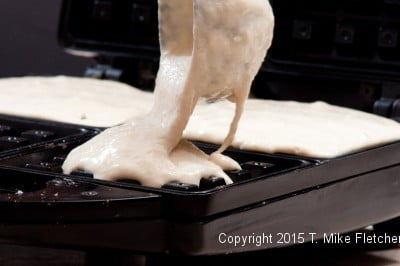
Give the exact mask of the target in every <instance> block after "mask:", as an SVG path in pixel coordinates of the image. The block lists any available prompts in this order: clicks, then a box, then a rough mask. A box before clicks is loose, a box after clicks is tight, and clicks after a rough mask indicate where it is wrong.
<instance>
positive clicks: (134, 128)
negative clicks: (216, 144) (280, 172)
mask: <svg viewBox="0 0 400 266" xmlns="http://www.w3.org/2000/svg"><path fill="white" fill-rule="evenodd" d="M159 18H160V44H161V58H160V69H159V72H158V75H157V80H156V88H155V100H154V105H153V108H152V109H151V111H150V113H149V114H148V115H146V116H145V117H143V118H142V119H140V120H136V121H135V122H132V121H129V122H127V123H125V124H123V125H121V126H118V127H114V128H111V129H108V130H106V131H105V132H103V133H102V134H100V135H99V136H97V137H95V138H93V139H91V140H90V141H88V142H87V143H85V144H83V145H82V146H80V147H78V148H76V149H74V150H73V151H72V152H71V153H70V154H69V155H68V157H67V159H66V161H65V163H64V165H63V170H64V172H65V173H70V172H72V171H73V170H75V169H82V170H86V171H89V172H92V173H93V174H94V176H95V178H99V179H107V180H115V179H120V178H131V179H135V180H137V181H139V182H141V183H142V184H143V185H147V186H155V187H160V186H162V185H164V184H165V183H167V182H170V181H181V182H187V183H192V184H199V182H200V179H201V178H203V177H211V176H220V177H223V178H225V180H226V182H227V183H230V182H231V180H230V179H229V177H228V176H227V175H226V174H225V173H224V172H223V169H224V170H232V169H237V168H240V166H239V165H238V164H237V163H236V162H235V161H233V160H232V159H230V158H228V157H226V156H224V155H221V152H222V151H223V150H224V149H225V148H226V147H228V146H229V145H230V143H231V142H232V140H233V137H234V134H235V132H236V129H237V125H238V122H239V119H240V116H241V114H242V111H243V106H244V102H245V100H246V98H247V96H248V93H249V90H250V85H251V82H252V81H253V79H254V76H255V75H256V73H257V71H258V69H259V68H260V66H261V63H262V62H263V60H264V58H265V55H266V52H267V49H268V48H269V46H270V44H271V41H272V34H273V14H272V10H271V7H270V6H269V4H268V2H267V1H265V0H193V1H189V0H159ZM201 97H206V98H229V100H231V101H233V102H235V103H236V110H235V117H234V119H233V121H232V123H231V126H230V130H229V133H228V136H227V138H226V139H225V141H224V143H223V145H222V147H221V149H220V150H219V151H217V152H216V153H214V154H213V155H211V156H208V155H206V154H204V153H203V152H201V151H200V150H198V149H197V148H195V147H194V146H193V145H191V144H190V143H188V142H187V141H185V140H182V139H181V138H182V132H183V130H184V129H185V127H186V125H187V123H188V121H189V118H190V115H191V114H192V112H193V110H194V108H195V106H196V103H197V101H198V100H199V98H201ZM226 119H228V120H229V118H228V117H227V118H226Z"/></svg>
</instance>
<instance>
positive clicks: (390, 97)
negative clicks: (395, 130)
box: [374, 83, 400, 122]
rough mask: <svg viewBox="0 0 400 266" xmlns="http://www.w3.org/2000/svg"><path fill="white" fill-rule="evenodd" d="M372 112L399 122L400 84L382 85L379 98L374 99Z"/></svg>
mask: <svg viewBox="0 0 400 266" xmlns="http://www.w3.org/2000/svg"><path fill="white" fill-rule="evenodd" d="M374 113H375V114H377V115H380V116H384V117H388V118H392V119H394V120H396V121H398V122H400V84H398V83H384V84H383V85H382V94H381V98H380V99H379V100H377V101H375V104H374Z"/></svg>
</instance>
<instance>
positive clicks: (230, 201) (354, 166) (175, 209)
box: [0, 139, 400, 218]
mask: <svg viewBox="0 0 400 266" xmlns="http://www.w3.org/2000/svg"><path fill="white" fill-rule="evenodd" d="M83 141H84V140H83V139H82V140H74V141H72V142H62V143H59V144H56V145H54V146H53V147H43V148H37V149H34V150H30V151H25V152H23V153H20V154H14V155H12V156H7V157H5V158H3V159H1V160H0V166H3V167H8V168H9V167H12V168H15V170H17V171H24V172H25V173H26V175H27V176H28V175H29V173H30V172H32V173H46V174H47V175H52V176H53V177H54V178H65V177H69V178H72V179H73V178H75V177H76V178H83V179H84V180H86V181H87V182H89V183H94V184H101V185H106V186H114V187H119V188H124V189H134V190H139V191H144V192H148V193H154V194H158V195H163V202H164V203H163V210H164V212H165V213H166V214H167V215H172V216H181V217H186V218H190V217H192V218H194V217H205V216H212V215H217V214H218V215H219V214H221V213H226V212H229V211H232V210H235V209H238V208H243V207H246V206H249V205H252V204H255V203H258V202H262V201H265V200H271V199H274V198H276V197H280V196H282V195H290V194H291V193H298V192H301V191H303V190H306V189H310V188H314V187H317V186H320V185H324V184H328V183H331V182H337V181H340V180H342V179H346V178H349V177H351V176H356V175H359V174H362V173H366V172H369V171H376V170H378V169H382V168H385V167H389V166H392V165H396V164H398V163H399V160H398V159H397V158H400V148H399V147H400V143H392V144H388V145H385V146H381V147H377V148H374V149H370V150H367V151H362V152H358V153H354V154H350V155H347V156H343V157H340V158H335V159H331V160H312V159H308V160H306V159H303V158H295V157H291V156H285V155H267V154H260V153H253V152H246V151H238V150H228V151H227V152H226V153H227V155H229V156H231V157H232V158H233V159H235V160H237V161H238V162H240V163H241V165H242V167H243V170H242V171H239V172H228V174H229V175H230V176H231V177H232V179H233V181H234V184H232V185H223V183H222V182H221V180H220V179H218V177H212V180H202V182H201V186H200V188H199V187H198V186H196V185H194V184H182V183H180V182H172V183H169V184H166V185H165V186H164V187H163V188H161V189H154V188H149V187H143V186H141V185H140V184H138V183H137V182H135V181H127V180H121V181H120V182H107V181H101V180H94V179H92V177H91V175H90V173H83V172H79V171H78V172H74V173H73V176H65V175H62V173H61V164H62V160H63V158H65V155H66V154H67V153H68V151H70V150H71V149H72V148H74V147H75V146H77V145H79V143H82V142H83ZM198 145H199V147H200V148H201V149H203V150H204V151H206V152H208V153H211V152H212V151H214V150H215V149H216V146H215V145H209V144H203V143H198ZM0 174H1V173H0ZM5 189H7V188H5ZM194 206H195V207H194Z"/></svg>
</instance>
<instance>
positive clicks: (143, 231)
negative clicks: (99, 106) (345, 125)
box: [0, 0, 400, 255]
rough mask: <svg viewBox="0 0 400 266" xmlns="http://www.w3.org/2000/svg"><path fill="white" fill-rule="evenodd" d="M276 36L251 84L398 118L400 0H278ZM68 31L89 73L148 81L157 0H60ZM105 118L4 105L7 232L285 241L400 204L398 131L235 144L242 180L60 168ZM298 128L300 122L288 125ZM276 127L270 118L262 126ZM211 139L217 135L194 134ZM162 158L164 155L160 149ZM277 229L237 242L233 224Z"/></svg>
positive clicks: (151, 245) (0, 185) (151, 243)
mask: <svg viewBox="0 0 400 266" xmlns="http://www.w3.org/2000/svg"><path fill="white" fill-rule="evenodd" d="M272 4H273V6H274V10H275V14H276V35H275V36H276V37H275V40H274V43H273V47H272V49H271V51H270V53H269V56H268V58H267V59H266V61H265V64H264V66H263V68H262V70H261V71H260V73H259V75H258V76H257V78H256V81H255V82H254V84H253V89H252V93H253V95H255V96H257V97H260V98H272V99H284V100H286V99H291V100H299V101H314V100H325V101H327V102H330V103H333V104H338V105H343V106H348V107H352V108H356V109H360V110H364V111H368V112H374V113H377V114H379V115H382V116H387V117H390V118H392V119H397V118H398V117H399V115H400V101H399V96H400V80H399V77H400V75H399V70H400V69H399V66H400V36H399V33H400V32H399V30H400V19H399V17H400V16H399V14H400V2H399V1H393V0H369V1H357V0H336V1H334V0H325V1H320V0H301V1H300V0H297V1H296V0H276V1H273V3H272ZM59 39H60V42H61V44H62V45H63V47H65V48H66V49H67V50H68V51H70V52H72V53H74V54H78V55H86V56H93V57H96V59H97V62H98V64H97V65H95V66H92V67H88V68H87V70H86V73H85V75H86V76H89V77H93V78H100V79H114V80H120V81H123V82H126V83H129V84H132V85H134V86H137V87H140V88H145V89H151V88H153V87H154V78H155V75H156V71H157V68H158V56H159V48H158V31H157V1H156V0H118V1H111V0H81V1H73V0H65V1H64V2H63V8H62V15H61V22H60V29H59ZM101 130H102V129H97V128H89V127H83V126H75V125H66V124H61V123H53V122H47V121H34V120H32V119H29V120H28V119H22V118H15V117H8V116H1V117H0V177H1V178H0V214H1V215H0V217H1V218H0V238H1V239H3V240H6V241H8V242H12V243H17V244H28V245H39V246H51V247H67V248H68V247H69V248H82V249H112V250H128V251H132V252H136V253H143V254H148V253H164V254H165V253H168V254H171V253H172V254H187V255H214V254H226V253H235V252H246V251H254V250H259V249H267V248H275V247H284V246H290V245H295V244H302V243H303V242H309V241H311V240H312V239H314V240H318V239H320V238H321V237H322V236H323V234H324V233H334V232H350V231H353V230H356V229H359V228H364V227H365V226H368V225H372V224H378V223H381V222H383V221H386V220H389V219H393V218H395V217H397V216H399V215H400V206H399V205H398V203H399V201H400V142H396V143H390V144H387V145H384V146H380V147H375V148H372V149H368V150H364V151H360V152H357V153H352V154H348V155H345V156H341V157H338V158H332V159H319V158H302V157H296V156H290V155H284V154H262V153H255V152H250V151H241V150H235V149H229V150H228V151H227V152H226V154H227V155H229V156H231V157H232V158H234V159H235V160H237V161H238V162H240V163H241V165H242V168H243V170H242V171H235V172H228V174H229V175H230V176H231V177H232V179H233V180H234V183H233V184H232V185H225V183H224V181H223V180H222V179H221V178H218V177H213V178H211V179H203V180H202V181H201V184H200V186H196V185H193V184H183V183H178V182H175V183H169V184H166V185H165V186H164V187H163V188H161V189H154V188H149V187H144V186H141V185H140V184H138V183H136V182H133V181H127V180H121V181H120V182H106V181H100V180H94V179H93V178H92V176H91V175H90V174H88V173H84V172H74V173H73V174H72V175H63V174H62V172H61V165H62V162H63V160H64V159H65V156H66V155H67V154H68V152H69V151H70V150H71V149H72V148H74V147H76V146H77V145H79V144H81V143H83V142H85V141H87V140H88V139H90V138H91V137H93V136H95V135H96V134H98V133H99V132H100V131H101ZM291 134H296V132H291ZM265 137H266V138H268V132H265ZM196 145H198V146H199V147H200V148H201V149H203V150H204V151H206V152H208V153H210V152H212V151H214V150H215V149H216V146H215V145H211V144H207V143H196ZM154 163H155V164H157V162H154ZM262 234H264V235H267V236H268V235H272V241H268V239H264V243H263V244H262V245H256V244H249V245H245V246H241V245H238V246H235V245H234V244H232V243H228V240H229V238H228V236H232V237H234V236H251V235H253V236H260V235H262Z"/></svg>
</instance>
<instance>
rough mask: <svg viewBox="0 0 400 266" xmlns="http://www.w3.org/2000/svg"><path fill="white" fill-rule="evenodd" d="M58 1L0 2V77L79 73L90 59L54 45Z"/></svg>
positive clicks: (17, 0)
mask: <svg viewBox="0 0 400 266" xmlns="http://www.w3.org/2000/svg"><path fill="white" fill-rule="evenodd" d="M60 9H61V0H39V1H32V0H12V1H3V2H2V5H1V7H0V62H1V64H0V77H8V76H24V75H54V74H64V75H74V76H81V75H82V73H83V72H84V69H85V67H86V66H88V65H91V64H92V63H93V60H92V59H87V58H79V57H76V56H72V55H68V54H67V53H65V52H64V51H63V49H62V48H61V47H60V46H59V45H58V42H57V27H58V19H59V14H60Z"/></svg>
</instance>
